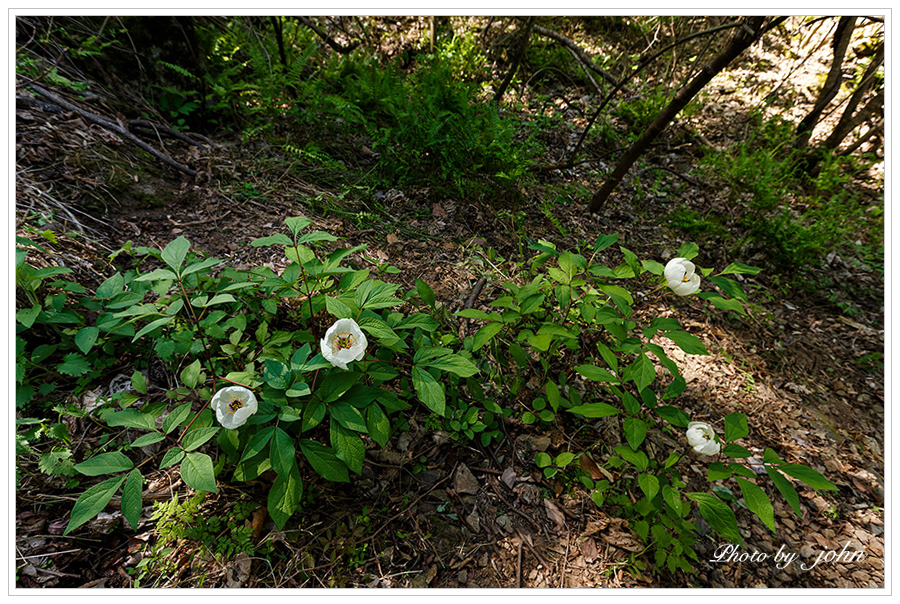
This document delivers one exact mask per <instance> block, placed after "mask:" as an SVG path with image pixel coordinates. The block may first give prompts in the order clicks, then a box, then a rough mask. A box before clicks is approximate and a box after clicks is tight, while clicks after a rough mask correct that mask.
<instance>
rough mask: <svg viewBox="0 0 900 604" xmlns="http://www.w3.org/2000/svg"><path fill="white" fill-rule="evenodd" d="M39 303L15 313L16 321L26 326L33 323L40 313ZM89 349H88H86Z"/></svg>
mask: <svg viewBox="0 0 900 604" xmlns="http://www.w3.org/2000/svg"><path fill="white" fill-rule="evenodd" d="M41 310H42V308H41V305H40V304H35V305H34V306H32V307H31V308H24V309H22V310H20V311H18V312H17V313H16V321H18V322H19V323H21V324H22V325H24V326H25V327H26V328H27V327H31V326H32V325H34V320H35V319H37V317H38V315H39V314H41ZM88 350H90V349H88Z"/></svg>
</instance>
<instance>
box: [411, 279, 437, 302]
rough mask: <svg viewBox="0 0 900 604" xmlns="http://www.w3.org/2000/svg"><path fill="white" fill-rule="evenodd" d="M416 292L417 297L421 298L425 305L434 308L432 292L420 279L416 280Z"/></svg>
mask: <svg viewBox="0 0 900 604" xmlns="http://www.w3.org/2000/svg"><path fill="white" fill-rule="evenodd" d="M416 291H417V292H419V297H420V298H422V301H423V302H425V304H427V305H428V306H430V307H431V308H434V302H435V300H434V290H432V289H431V286H430V285H428V284H427V283H425V282H424V281H422V280H421V279H416Z"/></svg>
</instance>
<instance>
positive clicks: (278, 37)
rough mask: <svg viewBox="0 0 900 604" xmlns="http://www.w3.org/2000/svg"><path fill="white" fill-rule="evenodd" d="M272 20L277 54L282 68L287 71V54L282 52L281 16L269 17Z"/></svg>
mask: <svg viewBox="0 0 900 604" xmlns="http://www.w3.org/2000/svg"><path fill="white" fill-rule="evenodd" d="M269 18H270V19H271V20H272V28H273V29H274V30H275V40H276V41H277V42H278V56H279V57H280V58H281V65H282V66H283V67H284V70H285V71H287V69H288V63H287V56H285V54H284V39H283V37H282V34H281V18H280V17H269Z"/></svg>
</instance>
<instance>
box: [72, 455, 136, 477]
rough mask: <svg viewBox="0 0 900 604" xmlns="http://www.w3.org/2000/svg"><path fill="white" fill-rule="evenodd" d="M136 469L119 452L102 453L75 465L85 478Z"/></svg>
mask: <svg viewBox="0 0 900 604" xmlns="http://www.w3.org/2000/svg"><path fill="white" fill-rule="evenodd" d="M133 467H134V463H132V461H131V460H130V459H128V458H127V457H125V455H123V454H122V453H120V452H118V451H110V452H108V453H101V454H100V455H97V456H95V457H92V458H90V459H88V460H87V461H83V462H81V463H77V464H75V469H76V470H78V471H79V472H81V473H82V474H84V475H85V476H100V475H102V474H112V473H113V472H124V471H125V470H130V469H131V468H133Z"/></svg>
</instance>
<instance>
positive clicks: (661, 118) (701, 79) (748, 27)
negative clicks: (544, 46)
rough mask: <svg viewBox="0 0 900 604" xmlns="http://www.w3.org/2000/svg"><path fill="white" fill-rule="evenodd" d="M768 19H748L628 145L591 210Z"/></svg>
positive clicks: (596, 207) (620, 180) (745, 45)
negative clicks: (635, 139) (716, 54)
mask: <svg viewBox="0 0 900 604" xmlns="http://www.w3.org/2000/svg"><path fill="white" fill-rule="evenodd" d="M786 18H787V17H779V18H778V19H780V20H782V21H783V20H784V19H786ZM765 21H766V18H765V17H749V18H747V19H746V20H745V22H744V24H743V25H742V26H741V27H740V28H739V29H738V30H737V32H736V33H735V35H734V37H733V38H732V39H731V41H729V42H728V44H727V45H726V46H725V48H724V49H723V50H722V52H721V53H719V55H718V56H716V57H715V58H713V59H712V60H711V61H710V62H709V63H707V64H706V65H704V66H703V69H701V70H700V73H698V74H697V76H696V77H695V78H694V79H693V80H691V81H690V83H688V85H687V86H685V87H684V88H682V89H681V90H680V91H678V94H676V95H675V98H674V99H672V102H670V103H669V105H668V106H667V107H666V108H665V109H663V110H662V111H661V112H660V113H659V115H657V116H656V118H655V119H654V120H653V121H652V122H651V123H650V125H649V126H647V129H646V130H644V133H643V134H642V135H641V137H640V138H639V139H638V140H637V141H635V142H634V144H632V145H631V147H629V148H628V151H626V152H625V155H624V156H622V159H620V160H619V163H618V164H617V165H616V168H615V170H613V173H612V174H611V175H610V176H609V178H607V180H606V182H604V183H603V186H602V187H601V188H600V190H599V191H597V192H596V193H595V194H594V197H593V198H592V199H591V205H590V210H591V212H596V211H597V210H599V209H600V207H601V206H602V205H603V204H604V203H605V202H606V200H607V199H608V198H609V196H610V194H611V193H612V191H613V189H615V188H616V186H617V185H618V184H619V183H620V182H622V179H623V178H624V177H625V174H627V173H628V170H629V169H630V168H631V166H632V165H633V164H634V162H635V161H637V159H638V157H640V156H641V154H642V153H643V152H644V151H646V149H647V148H648V147H649V146H650V144H651V143H652V142H653V141H654V140H655V139H656V137H657V136H658V135H659V133H660V132H662V131H663V129H665V127H666V126H668V125H669V122H671V121H672V120H673V119H674V118H675V116H676V115H678V112H679V111H681V110H682V109H684V107H685V105H687V104H688V103H689V102H690V101H691V99H692V98H694V96H695V95H696V94H697V93H698V92H700V90H702V89H703V87H704V86H706V85H707V84H708V83H709V81H710V80H711V79H713V78H714V77H715V76H716V74H718V73H719V72H720V71H722V69H724V68H725V66H727V65H728V64H729V63H731V61H733V60H734V59H735V58H736V57H737V56H738V55H740V54H741V53H742V52H744V51H745V50H746V49H747V48H749V47H750V45H751V44H753V43H754V42H756V41H757V40H758V39H759V38H760V36H761V35H762V34H763V33H764V32H765V31H766V30H767V29H771V28H772V27H773V26H774V25H777V23H778V22H779V21H778V20H777V19H776V21H775V22H773V23H772V24H770V25H769V26H768V27H765Z"/></svg>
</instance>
